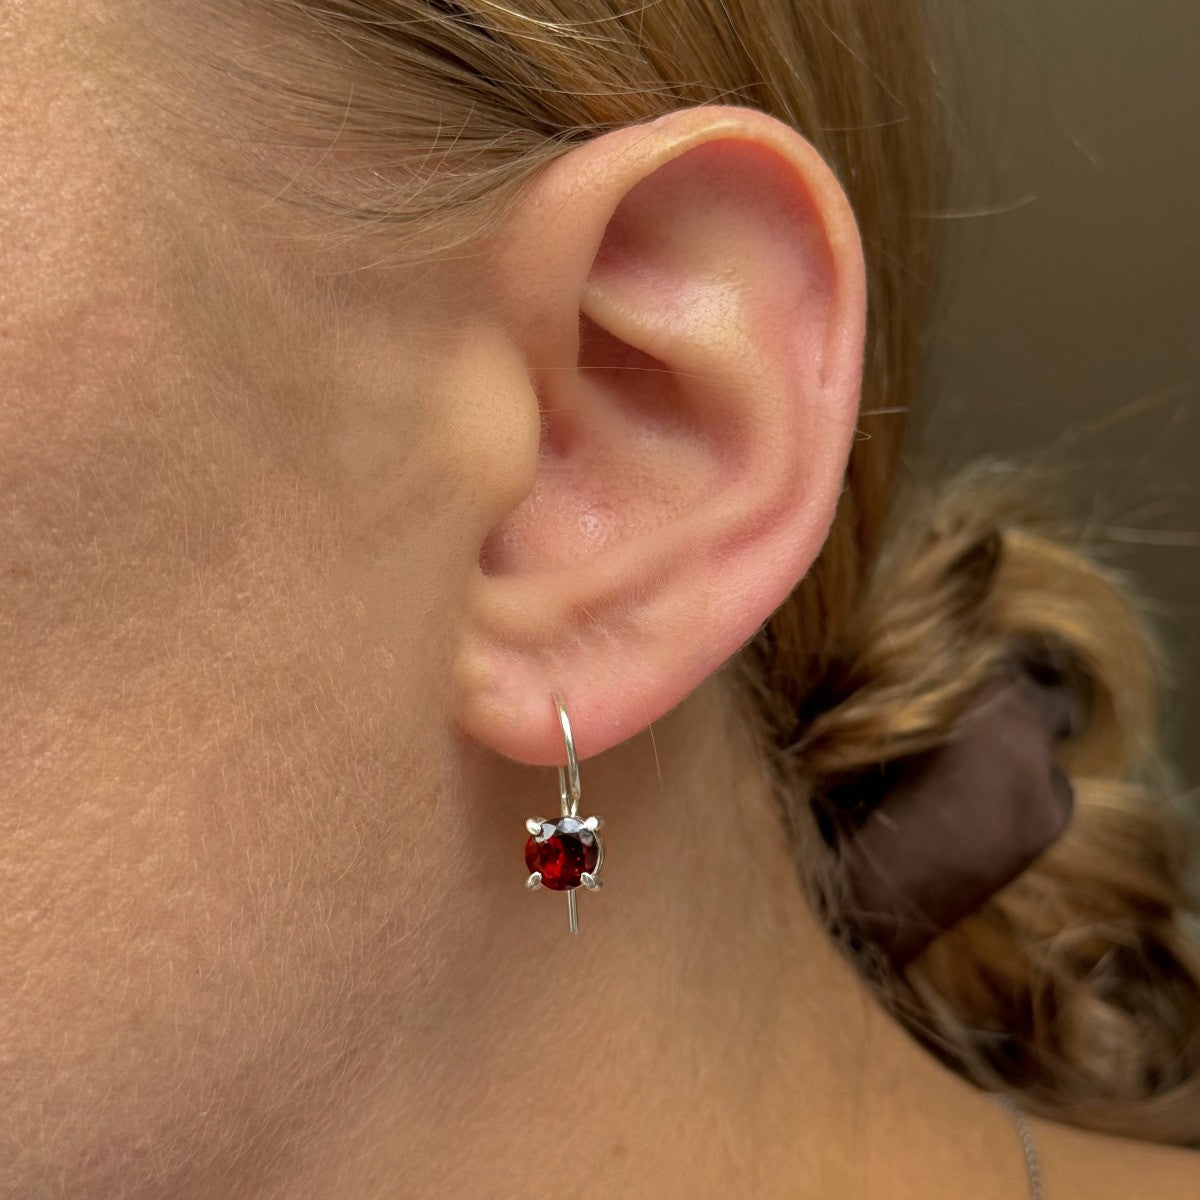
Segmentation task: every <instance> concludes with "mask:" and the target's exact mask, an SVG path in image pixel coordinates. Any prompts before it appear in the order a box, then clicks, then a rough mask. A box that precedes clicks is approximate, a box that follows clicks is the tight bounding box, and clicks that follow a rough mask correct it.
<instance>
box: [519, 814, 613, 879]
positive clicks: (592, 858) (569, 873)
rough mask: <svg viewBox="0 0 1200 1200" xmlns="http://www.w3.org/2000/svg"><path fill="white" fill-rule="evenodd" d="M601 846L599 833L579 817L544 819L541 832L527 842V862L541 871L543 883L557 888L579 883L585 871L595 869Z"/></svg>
mask: <svg viewBox="0 0 1200 1200" xmlns="http://www.w3.org/2000/svg"><path fill="white" fill-rule="evenodd" d="M599 856H600V847H599V844H598V843H597V841H596V835H595V834H594V833H593V832H592V831H591V830H590V829H588V827H587V826H586V825H584V823H583V822H582V821H581V820H580V819H579V818H578V817H559V819H558V820H557V821H543V822H542V831H541V833H536V834H534V835H533V837H531V838H530V839H529V841H527V842H526V843H525V865H526V866H527V867H528V868H529V869H530V871H541V873H542V885H543V886H544V887H548V888H553V889H554V891H556V892H565V891H568V890H569V889H570V888H575V887H578V886H579V882H580V878H579V877H580V876H581V875H582V874H583V873H584V871H589V872H590V871H594V870H595V869H596V860H597V859H598V858H599Z"/></svg>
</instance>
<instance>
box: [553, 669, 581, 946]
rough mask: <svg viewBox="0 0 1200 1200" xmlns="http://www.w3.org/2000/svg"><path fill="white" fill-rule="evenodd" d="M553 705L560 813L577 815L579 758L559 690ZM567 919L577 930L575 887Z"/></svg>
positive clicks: (568, 897) (570, 889)
mask: <svg viewBox="0 0 1200 1200" xmlns="http://www.w3.org/2000/svg"><path fill="white" fill-rule="evenodd" d="M554 707H555V708H556V709H557V710H558V723H559V725H561V726H562V734H563V741H564V742H565V743H566V746H567V765H566V766H565V767H559V768H558V794H559V798H560V799H561V800H562V815H563V816H564V817H577V816H578V815H579V793H580V787H579V759H578V758H576V757H575V739H574V738H573V737H572V736H571V720H570V718H569V717H568V716H567V705H566V701H565V700H563V698H562V693H561V692H555V693H554ZM567 921H568V923H569V924H570V927H571V932H572V933H578V932H579V901H578V899H576V896H575V889H574V888H568V889H567Z"/></svg>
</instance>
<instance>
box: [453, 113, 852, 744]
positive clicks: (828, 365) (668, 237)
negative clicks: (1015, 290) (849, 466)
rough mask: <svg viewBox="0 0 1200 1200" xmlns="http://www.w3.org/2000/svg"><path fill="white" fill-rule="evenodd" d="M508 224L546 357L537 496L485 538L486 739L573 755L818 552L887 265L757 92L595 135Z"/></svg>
mask: <svg viewBox="0 0 1200 1200" xmlns="http://www.w3.org/2000/svg"><path fill="white" fill-rule="evenodd" d="M526 199H527V203H526V206H525V208H524V209H523V210H522V213H521V214H520V215H519V216H518V217H517V218H516V219H514V221H513V222H512V223H511V225H510V226H508V227H507V228H506V230H505V232H504V234H503V236H502V239H501V242H500V255H499V261H500V263H501V270H502V274H503V278H504V280H505V284H506V286H505V287H504V288H502V292H503V294H505V295H507V296H508V297H509V301H508V305H507V307H506V308H505V311H504V312H503V314H502V316H503V318H504V320H505V322H506V326H507V329H508V330H509V332H510V335H511V336H512V337H513V338H514V339H516V340H517V341H518V342H519V343H520V345H521V349H522V351H523V353H524V355H525V360H526V362H527V363H528V364H529V372H530V377H531V385H532V394H534V395H536V396H537V398H538V403H539V407H540V416H541V430H542V444H541V445H540V446H539V448H538V472H537V478H536V479H535V480H534V484H533V489H532V491H531V492H530V494H529V495H528V496H526V497H525V498H524V499H523V500H522V501H521V503H520V504H519V505H517V506H516V508H514V509H513V510H512V511H511V512H510V513H508V515H507V516H506V517H505V518H504V519H503V520H502V521H500V522H499V523H498V524H497V525H496V527H495V528H493V529H492V530H491V532H490V533H489V534H488V537H487V539H486V541H485V543H484V545H483V546H482V547H481V552H480V564H481V566H480V571H479V573H478V575H477V577H476V578H475V579H474V581H473V584H472V590H471V595H470V597H469V603H468V608H467V619H466V623H465V628H464V630H463V637H462V644H461V653H460V655H459V658H458V667H457V680H456V684H457V692H456V700H455V703H456V716H457V719H458V722H459V724H460V726H461V727H462V729H463V730H464V732H466V733H467V734H468V735H469V736H470V737H472V738H474V739H476V740H478V741H480V742H482V743H484V744H485V745H488V746H490V747H491V748H492V749H494V750H496V751H497V752H499V753H501V754H504V755H506V756H507V757H510V758H514V759H516V760H518V761H523V762H528V763H534V764H552V763H555V762H557V761H559V760H560V758H561V744H560V743H561V738H560V737H559V736H558V728H557V724H556V718H555V710H554V707H553V704H552V702H551V694H552V693H553V692H554V691H556V690H557V691H561V692H562V693H563V694H564V695H565V697H566V701H567V704H568V707H569V709H570V712H571V718H572V723H573V726H574V730H575V740H576V745H577V749H578V752H579V754H580V755H581V756H582V757H586V756H588V755H591V754H595V753H598V752H600V751H602V750H605V749H607V748H608V747H610V746H613V745H615V744H617V743H618V742H621V741H623V740H625V739H626V738H628V737H630V736H632V735H633V734H635V733H637V732H639V731H640V730H642V729H644V728H645V727H646V726H647V724H648V723H649V722H650V721H652V720H654V719H656V718H657V717H660V716H661V715H662V714H663V713H665V712H666V711H668V710H669V709H671V708H673V707H674V706H675V705H676V704H678V703H679V702H680V701H681V700H682V699H683V698H684V697H685V696H686V695H687V694H688V693H689V692H690V691H692V690H693V689H694V688H695V687H697V686H698V685H699V684H700V683H701V682H702V681H703V679H704V678H705V677H707V676H708V675H711V674H712V673H713V672H714V671H715V670H716V669H717V668H718V667H720V666H721V664H722V663H723V662H724V661H726V660H727V659H728V658H729V657H730V656H731V655H733V654H734V653H735V652H736V651H737V649H738V648H739V647H740V646H741V645H742V644H744V642H745V641H746V640H748V639H749V638H750V637H751V636H752V635H753V633H754V632H755V631H756V629H757V628H758V627H759V626H760V625H761V624H762V623H763V622H764V621H765V620H766V619H767V617H769V616H770V614H771V612H772V611H773V610H774V609H775V608H776V607H777V606H778V605H779V604H780V603H781V602H782V601H783V600H784V599H785V598H786V596H787V595H788V593H789V592H790V590H791V589H792V588H793V587H794V586H795V584H796V582H797V581H798V580H799V579H800V578H801V577H802V576H803V574H804V573H805V571H807V569H808V567H809V566H810V565H811V563H812V561H813V559H814V558H815V557H816V555H817V553H818V552H819V550H820V547H821V545H822V543H823V541H824V538H825V536H826V533H827V532H828V529H829V526H830V523H831V521H832V519H833V513H834V510H835V507H836V503H837V497H838V493H839V490H840V485H841V480H842V475H843V472H844V469H845V463H846V458H847V456H848V453H849V447H850V443H851V439H852V436H853V428H854V420H855V415H856V411H857V403H858V387H859V378H860V372H861V353H862V337H863V328H864V323H865V284H864V280H863V267H862V259H861V250H860V247H859V244H858V238H857V230H856V228H855V224H854V220H853V217H852V215H851V213H850V209H849V205H848V203H847V202H846V199H845V196H844V195H843V193H842V191H841V189H840V188H839V187H838V185H837V182H836V180H835V179H834V178H833V176H832V174H831V173H830V171H829V169H828V168H827V167H826V165H825V164H824V163H823V162H822V160H821V159H820V158H819V157H818V156H817V154H816V153H815V151H814V150H813V149H812V147H811V146H810V145H809V144H808V143H807V142H806V141H804V139H803V138H801V137H800V136H799V135H798V134H796V133H795V132H794V131H792V130H790V129H789V128H787V127H786V126H784V125H782V124H781V123H780V122H778V121H775V120H774V119H773V118H771V117H768V116H766V115H764V114H762V113H758V112H754V111H753V110H747V109H737V108H723V107H703V108H696V109H688V110H683V111H681V112H678V113H673V114H670V115H669V116H668V117H664V118H660V119H659V120H658V121H656V122H653V123H651V124H650V125H647V126H639V127H636V128H634V129H626V130H621V131H618V132H617V133H615V134H610V135H606V137H603V138H598V139H596V140H595V141H593V142H590V143H588V144H586V145H584V146H581V147H578V148H577V149H575V150H573V151H571V152H569V153H568V154H567V155H565V156H564V157H563V158H562V159H560V160H558V161H557V162H556V163H554V164H553V165H552V167H551V168H550V169H549V170H548V171H547V173H546V174H545V176H543V177H541V178H539V179H538V180H537V181H536V182H535V184H534V185H533V186H532V187H531V189H530V191H529V193H528V194H527V198H526Z"/></svg>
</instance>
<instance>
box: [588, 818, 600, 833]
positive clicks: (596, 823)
mask: <svg viewBox="0 0 1200 1200" xmlns="http://www.w3.org/2000/svg"><path fill="white" fill-rule="evenodd" d="M583 827H584V828H585V829H590V830H591V831H592V832H593V833H595V832H596V830H597V829H602V828H603V827H604V818H603V817H588V819H587V820H586V821H584V823H583Z"/></svg>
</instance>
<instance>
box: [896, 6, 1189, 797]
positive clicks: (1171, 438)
mask: <svg viewBox="0 0 1200 1200" xmlns="http://www.w3.org/2000/svg"><path fill="white" fill-rule="evenodd" d="M949 7H950V8H956V9H957V11H956V12H955V13H954V14H953V26H954V29H953V32H951V33H948V34H947V41H946V47H945V49H944V51H939V59H938V61H939V63H942V62H944V63H945V68H944V78H945V86H946V89H947V92H948V98H949V99H950V101H951V111H952V112H954V113H955V114H956V116H955V123H956V124H957V125H958V128H957V129H955V130H953V131H952V132H953V133H954V136H955V140H956V142H959V143H960V149H961V157H962V164H961V168H960V174H961V179H960V181H959V183H958V185H957V187H956V196H955V198H954V200H953V202H952V205H951V207H950V209H949V211H948V212H946V213H943V214H941V215H940V216H939V217H938V218H937V219H939V220H941V221H943V222H944V228H943V233H944V234H945V236H946V239H947V240H946V252H947V257H946V264H945V265H946V268H947V271H946V275H945V283H944V285H943V290H942V294H941V297H940V301H939V312H940V316H939V319H938V322H937V325H936V328H935V330H934V332H933V335H932V342H931V345H930V348H929V360H928V361H929V367H928V370H927V378H926V380H925V384H924V389H923V390H924V396H923V397H922V399H923V403H922V405H921V406H920V409H919V412H918V443H917V444H918V447H919V456H920V458H921V459H922V460H923V461H924V462H925V463H926V464H928V465H929V466H931V467H932V468H934V469H935V470H938V471H941V470H943V469H945V470H953V469H954V468H955V467H956V466H957V465H958V464H960V463H963V462H965V461H966V460H967V459H969V458H971V457H973V456H975V455H977V454H997V455H1003V456H1005V457H1009V458H1016V459H1022V460H1032V461H1037V462H1046V461H1049V462H1052V463H1055V464H1061V463H1063V462H1068V463H1072V464H1075V465H1076V467H1077V470H1076V471H1075V472H1074V475H1073V480H1074V481H1073V483H1072V484H1071V486H1070V488H1069V489H1068V495H1067V497H1066V498H1067V500H1068V502H1069V504H1070V511H1071V513H1072V515H1075V516H1078V517H1080V518H1082V519H1084V520H1085V521H1086V525H1087V529H1088V531H1089V532H1090V534H1091V536H1092V538H1093V539H1094V546H1095V548H1096V549H1097V550H1098V551H1099V552H1100V555H1101V557H1102V558H1103V560H1104V561H1106V562H1107V563H1108V564H1110V565H1111V566H1112V567H1114V568H1116V569H1117V570H1119V571H1120V572H1122V573H1125V574H1127V575H1128V576H1129V577H1130V578H1131V580H1132V581H1133V582H1134V585H1135V586H1136V587H1137V588H1138V590H1139V591H1140V593H1141V594H1142V596H1143V597H1144V600H1145V607H1146V609H1147V610H1148V611H1149V612H1150V614H1151V616H1152V618H1153V620H1154V622H1155V625H1156V627H1157V628H1158V630H1159V632H1160V634H1161V636H1162V637H1163V639H1164V640H1165V642H1166V645H1167V648H1168V650H1169V659H1170V662H1171V664H1172V667H1171V669H1172V673H1173V676H1174V678H1173V681H1172V688H1171V691H1170V693H1169V694H1168V696H1167V697H1166V707H1165V713H1164V733H1165V736H1166V738H1167V740H1168V743H1169V745H1170V748H1171V749H1172V751H1173V752H1174V761H1175V763H1176V764H1177V767H1178V769H1179V775H1180V784H1181V785H1182V787H1183V788H1184V789H1187V790H1190V792H1191V795H1190V797H1189V799H1190V801H1191V804H1192V807H1193V810H1194V811H1196V812H1197V814H1198V815H1200V799H1198V798H1197V792H1196V789H1197V784H1198V782H1200V488H1198V485H1197V477H1198V475H1200V470H1198V466H1200V3H1197V2H1196V0H1147V2H1143V3H1139V2H1135V0H1124V2H1122V0H1056V2H1054V3H1047V2H1046V0H988V2H987V3H972V4H970V5H969V6H968V5H960V6H959V5H950V6H949Z"/></svg>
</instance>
